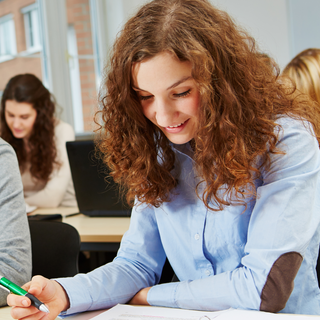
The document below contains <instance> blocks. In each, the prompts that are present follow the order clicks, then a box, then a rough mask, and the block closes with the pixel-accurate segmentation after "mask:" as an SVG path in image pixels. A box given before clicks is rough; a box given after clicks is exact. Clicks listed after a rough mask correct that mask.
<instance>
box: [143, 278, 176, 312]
mask: <svg viewBox="0 0 320 320" xmlns="http://www.w3.org/2000/svg"><path fill="white" fill-rule="evenodd" d="M179 284H180V283H178V282H171V283H164V284H158V285H156V286H153V287H151V289H150V290H149V292H148V296H147V301H148V303H149V304H150V305H151V306H161V307H169V308H177V307H178V306H177V303H176V291H177V288H178V285H179Z"/></svg>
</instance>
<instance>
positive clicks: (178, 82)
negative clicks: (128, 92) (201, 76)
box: [132, 76, 192, 92]
mask: <svg viewBox="0 0 320 320" xmlns="http://www.w3.org/2000/svg"><path fill="white" fill-rule="evenodd" d="M189 79H192V76H187V77H183V78H182V79H180V80H178V81H177V82H175V83H174V84H172V85H171V86H170V87H168V88H167V89H166V90H170V89H172V88H175V87H176V86H178V85H179V84H181V83H183V82H185V81H187V80H189ZM132 89H133V90H136V91H145V92H147V91H146V90H143V89H140V88H139V87H136V86H134V85H132Z"/></svg>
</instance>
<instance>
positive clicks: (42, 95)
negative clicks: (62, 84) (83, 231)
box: [0, 74, 77, 207]
mask: <svg viewBox="0 0 320 320" xmlns="http://www.w3.org/2000/svg"><path fill="white" fill-rule="evenodd" d="M0 124H1V126H0V135H1V137H2V138H3V139H4V140H6V141H7V142H8V143H10V144H11V145H12V146H13V148H14V149H15V151H16V153H17V156H18V161H19V166H20V172H21V176H22V182H23V189H24V197H25V201H26V203H27V204H28V205H30V206H37V207H58V206H76V205H77V203H76V200H75V194H74V189H73V183H72V179H71V172H70V168H69V162H68V156H67V151H66V146H65V144H66V141H70V140H74V131H73V129H72V127H71V126H70V125H69V124H67V123H64V122H62V121H61V120H58V119H56V118H55V102H54V99H53V97H52V95H51V94H50V92H49V91H48V89H47V88H45V86H44V85H43V84H42V82H41V81H40V80H39V79H38V78H37V77H36V76H34V75H32V74H20V75H17V76H14V77H13V78H11V79H10V80H9V82H8V83H7V85H6V88H5V90H4V91H3V95H2V100H1V112H0Z"/></svg>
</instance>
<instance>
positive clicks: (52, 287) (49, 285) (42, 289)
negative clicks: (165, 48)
mask: <svg viewBox="0 0 320 320" xmlns="http://www.w3.org/2000/svg"><path fill="white" fill-rule="evenodd" d="M22 288H23V289H24V290H26V291H28V292H29V293H31V294H33V295H34V296H35V297H37V298H38V299H39V300H40V301H41V302H43V303H44V304H45V305H46V306H47V307H48V309H49V311H50V313H45V312H42V311H39V310H38V309H37V308H36V307H34V306H31V301H30V299H28V298H27V297H24V296H18V295H15V294H9V295H8V298H7V302H8V305H9V306H12V307H13V308H12V309H11V316H12V318H13V319H22V318H23V319H24V320H27V319H32V320H38V319H43V320H53V319H56V317H57V316H58V315H59V313H60V312H61V311H64V310H67V309H68V308H69V305H70V304H69V298H68V296H67V294H66V292H65V290H64V289H63V287H62V286H61V285H60V284H59V283H58V282H56V281H54V280H49V279H46V278H44V277H42V276H35V277H33V278H32V280H31V281H30V282H28V283H26V284H25V285H24V286H23V287H22Z"/></svg>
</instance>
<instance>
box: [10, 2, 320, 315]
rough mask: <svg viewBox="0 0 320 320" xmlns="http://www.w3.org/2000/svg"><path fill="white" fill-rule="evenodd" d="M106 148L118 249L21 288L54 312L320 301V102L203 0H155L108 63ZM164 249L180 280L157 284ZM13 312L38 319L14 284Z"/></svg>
mask: <svg viewBox="0 0 320 320" xmlns="http://www.w3.org/2000/svg"><path fill="white" fill-rule="evenodd" d="M105 86H106V87H105V89H106V90H103V91H104V92H107V95H105V96H102V97H101V102H102V105H103V110H102V112H101V115H102V120H103V123H104V124H103V128H102V130H101V131H102V132H105V135H104V136H103V139H102V140H101V142H100V150H102V151H103V152H104V154H105V156H104V160H105V162H106V163H107V165H108V166H109V167H110V168H111V171H112V176H113V177H114V179H115V180H116V181H117V182H119V183H120V184H122V185H123V187H124V188H126V189H127V190H128V192H127V195H128V201H129V202H131V203H132V202H133V201H134V206H133V210H132V217H131V224H130V228H129V230H128V232H127V233H126V234H125V235H124V237H123V239H122V242H121V247H120V250H119V252H118V255H117V257H116V258H115V260H114V261H113V262H111V263H109V264H106V265H104V266H102V267H100V268H98V269H96V270H94V271H92V272H90V273H88V274H79V275H76V276H75V277H73V278H64V279H58V280H56V281H53V280H48V279H45V278H43V277H40V276H39V277H35V278H33V280H32V282H31V283H28V284H26V286H25V288H27V289H28V290H29V292H30V293H33V294H34V295H36V296H37V297H38V298H39V299H40V300H41V301H43V302H44V303H46V304H47V306H48V308H49V309H50V315H46V319H54V317H55V316H56V315H57V314H58V313H59V312H61V311H64V314H65V313H66V314H71V313H74V312H81V311H85V310H93V309H101V308H109V307H112V306H113V305H115V304H117V303H127V302H130V303H132V304H139V305H141V304H150V305H156V306H165V307H178V308H187V309H189V308H190V309H198V310H220V309H227V308H230V307H233V308H242V309H253V310H263V311H270V312H287V313H306V314H319V312H320V303H319V302H320V295H319V287H318V281H317V276H316V272H315V265H316V261H317V256H318V250H319V242H320V233H319V231H320V229H319V222H320V215H319V209H320V208H319V205H320V202H319V201H320V198H319V191H320V190H319V172H320V171H319V170H320V151H319V144H318V140H317V139H318V138H319V129H320V126H319V124H320V114H319V111H318V110H317V109H316V108H315V106H314V105H313V103H312V102H310V101H309V100H308V97H307V96H301V95H298V96H295V94H294V92H293V89H292V88H288V87H285V86H284V85H283V82H282V81H279V79H278V77H277V75H276V74H275V68H274V66H272V63H271V64H270V61H269V60H268V61H267V60H266V59H265V58H264V57H262V55H261V54H259V52H258V51H257V49H256V48H255V45H254V40H253V39H252V38H251V37H250V36H248V35H247V34H246V33H245V32H243V31H242V30H240V29H239V28H238V27H236V26H235V24H234V23H233V21H232V19H231V18H230V17H229V16H228V15H227V14H226V13H225V12H222V11H219V10H217V9H216V8H214V7H213V6H212V5H211V4H210V3H209V1H205V0H154V1H151V2H150V3H148V4H146V5H145V6H143V7H142V8H141V9H140V10H139V12H138V13H137V14H136V15H135V16H134V17H133V18H131V19H130V20H129V21H128V22H127V23H126V25H125V26H124V29H123V30H122V33H121V34H120V36H119V37H118V39H117V40H116V42H115V45H114V48H113V54H112V57H111V60H110V64H109V65H108V66H107V76H106V80H105ZM166 257H167V258H168V260H169V261H170V264H171V266H172V268H173V270H174V272H175V274H176V276H177V278H178V279H179V280H180V281H178V282H171V283H166V284H158V283H159V279H160V275H161V271H162V267H163V265H164V262H165V259H166ZM8 303H9V305H11V306H15V308H13V309H12V311H11V314H12V316H13V317H14V318H15V319H20V318H23V319H40V318H41V317H42V316H43V313H41V312H39V311H38V310H37V309H35V308H33V307H28V306H29V305H30V301H29V300H28V299H26V298H21V297H17V296H14V295H10V296H9V298H8Z"/></svg>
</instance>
